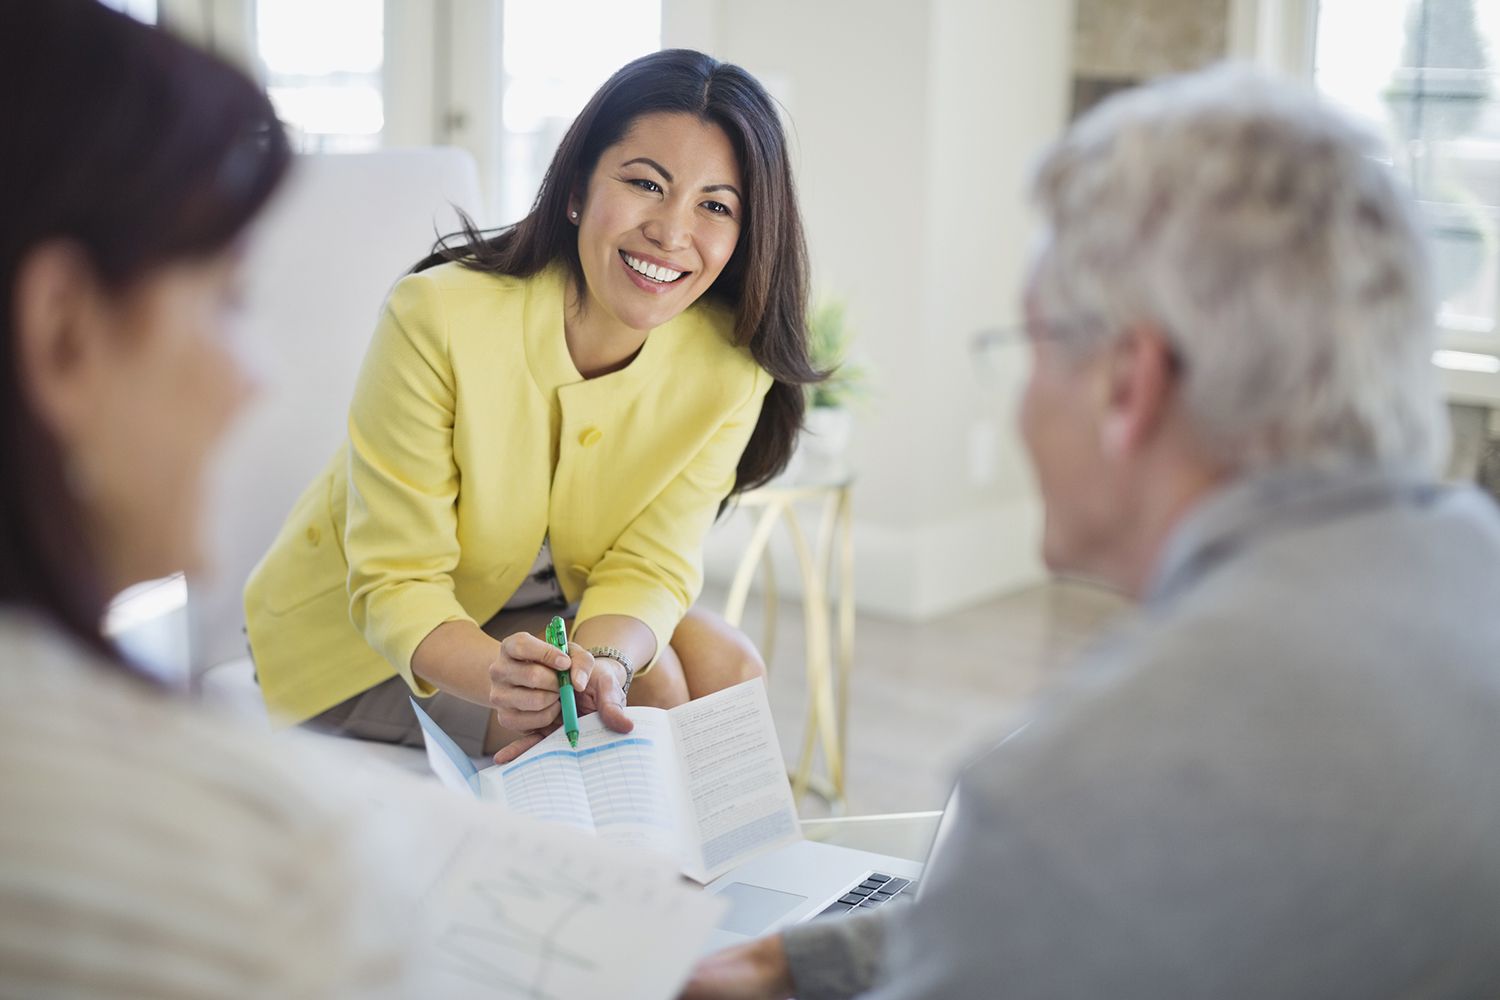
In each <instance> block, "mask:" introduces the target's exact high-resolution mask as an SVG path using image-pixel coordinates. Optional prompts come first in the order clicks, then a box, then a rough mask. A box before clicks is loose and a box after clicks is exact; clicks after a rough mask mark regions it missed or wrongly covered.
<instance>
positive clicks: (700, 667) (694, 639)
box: [672, 608, 766, 698]
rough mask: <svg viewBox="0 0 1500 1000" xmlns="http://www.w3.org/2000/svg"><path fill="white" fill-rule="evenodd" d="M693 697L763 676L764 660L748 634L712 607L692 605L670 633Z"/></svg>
mask: <svg viewBox="0 0 1500 1000" xmlns="http://www.w3.org/2000/svg"><path fill="white" fill-rule="evenodd" d="M672 649H674V650H675V651H676V653H677V655H678V657H679V658H680V659H681V660H682V672H683V676H684V678H685V679H686V681H687V686H688V691H689V693H690V695H691V696H692V697H694V698H701V697H703V696H704V695H706V694H712V693H713V692H715V691H721V690H723V689H724V688H727V687H733V686H734V685H736V684H740V683H743V682H744V681H748V680H754V679H755V678H757V677H764V676H766V662H765V660H764V659H763V658H762V657H761V655H760V651H759V650H758V649H756V648H755V644H754V643H752V642H751V641H750V637H749V636H747V635H745V633H744V632H741V631H740V630H739V629H737V628H735V627H734V626H733V625H730V624H729V623H728V622H726V621H725V620H724V619H723V618H721V617H719V616H718V615H716V614H714V613H713V612H711V611H704V610H702V609H699V608H694V609H692V610H691V611H689V612H688V614H687V616H686V617H685V618H683V620H682V623H681V624H680V625H678V627H677V631H676V632H675V633H673V635H672Z"/></svg>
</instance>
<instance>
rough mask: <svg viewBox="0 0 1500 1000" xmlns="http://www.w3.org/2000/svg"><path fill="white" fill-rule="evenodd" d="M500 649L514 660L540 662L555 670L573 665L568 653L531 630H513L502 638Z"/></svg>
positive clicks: (565, 668)
mask: <svg viewBox="0 0 1500 1000" xmlns="http://www.w3.org/2000/svg"><path fill="white" fill-rule="evenodd" d="M500 651H501V652H503V653H504V654H505V655H506V656H508V657H510V658H511V659H512V660H519V661H523V662H529V663H539V664H541V665H542V666H544V667H550V668H552V669H553V670H567V669H569V668H570V667H572V665H573V661H572V660H571V659H570V658H569V657H568V655H567V654H566V653H564V652H563V651H562V650H560V649H558V648H557V647H556V646H554V645H552V644H551V643H549V642H547V641H546V640H545V639H539V638H537V637H536V636H534V635H532V634H531V633H530V632H512V633H511V634H510V635H508V636H506V637H505V638H504V639H502V640H500Z"/></svg>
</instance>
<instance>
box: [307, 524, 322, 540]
mask: <svg viewBox="0 0 1500 1000" xmlns="http://www.w3.org/2000/svg"><path fill="white" fill-rule="evenodd" d="M322 540H323V533H322V532H321V531H319V530H318V526H317V525H316V524H309V525H308V526H307V544H309V545H317V544H318V543H319V542H321V541H322Z"/></svg>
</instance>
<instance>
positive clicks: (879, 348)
mask: <svg viewBox="0 0 1500 1000" xmlns="http://www.w3.org/2000/svg"><path fill="white" fill-rule="evenodd" d="M1071 8H1072V4H1068V3H1045V4H1038V3H1029V2H1026V0H924V2H894V0H890V2H883V3H870V2H857V0H819V2H816V3H804V2H796V0H762V2H759V3H755V4H745V3H737V2H734V0H719V2H716V3H715V2H695V0H666V3H665V4H664V11H663V35H664V37H663V41H664V44H667V45H686V46H690V47H694V48H701V49H704V50H705V51H708V52H710V53H712V54H714V55H716V56H718V57H720V58H723V59H727V60H729V61H731V62H736V63H739V64H740V65H743V66H744V67H745V68H746V69H748V70H750V71H751V72H752V73H755V74H756V75H757V76H758V77H760V78H761V79H762V80H763V81H765V83H766V84H767V86H768V87H769V89H771V91H772V92H773V93H774V94H776V95H777V96H778V97H779V98H781V99H782V100H783V101H784V102H785V103H786V104H787V107H788V111H789V113H790V117H791V119H792V122H793V124H794V126H795V137H794V146H795V155H796V158H797V163H796V166H797V171H798V178H799V183H800V185H801V195H802V205H803V211H804V214H805V217H806V221H807V227H808V239H809V243H810V245H811V249H812V256H813V274H814V285H815V288H816V289H818V290H819V291H821V292H824V293H828V294H834V295H837V296H840V297H842V298H844V299H846V300H847V301H848V303H849V311H850V319H851V322H853V323H854V324H856V325H857V327H858V329H859V331H860V334H861V341H860V343H861V346H862V350H863V352H864V353H865V354H866V355H867V356H868V358H869V360H870V362H871V364H872V366H873V367H874V368H875V370H876V373H877V378H878V386H877V392H878V396H877V398H876V400H875V401H874V402H873V404H872V405H871V407H870V408H869V410H868V412H866V413H865V414H863V415H862V417H861V425H860V430H859V432H858V437H857V439H856V442H855V454H854V459H855V464H856V466H857V468H858V470H859V481H858V487H857V490H856V494H855V506H856V529H855V537H856V547H857V561H858V578H859V584H858V595H859V600H860V604H861V606H862V607H863V608H865V609H866V610H868V611H874V612H877V613H884V614H889V615H894V616H901V617H914V618H925V617H930V616H932V615H935V614H940V613H942V612H945V611H948V610H952V609H954V608H956V607H959V606H962V605H964V604H968V603H973V602H975V601H977V600H981V599H983V598H985V597H987V596H990V595H993V594H995V593H997V592H1000V591H1002V590H1004V589H1007V588H1009V587H1014V586H1016V585H1018V584H1022V583H1026V582H1031V581H1033V580H1036V579H1039V578H1040V575H1041V570H1040V565H1039V563H1038V561H1037V557H1036V547H1037V535H1038V514H1037V504H1036V501H1035V499H1034V494H1033V491H1032V486H1031V483H1030V479H1029V474H1028V472H1027V470H1026V469H1025V463H1024V461H1023V460H1022V456H1021V452H1020V448H1019V445H1018V443H1017V442H1016V440H1015V438H1014V434H1013V431H1012V429H1011V411H1012V409H1013V407H1014V403H1015V398H1016V393H1017V391H1018V389H1019V385H1020V381H1021V376H1022V372H1021V366H1022V364H1023V362H1024V359H1023V357H1022V356H1021V354H1020V353H1019V352H1017V354H1016V355H1015V356H1014V357H1013V358H1011V359H1009V362H1008V364H1007V366H1006V368H1005V370H1002V371H996V372H977V371H976V370H975V368H974V365H973V363H972V358H971V355H970V354H969V351H968V343H969V341H970V339H971V337H972V335H973V334H974V332H975V331H977V330H979V329H981V328H984V327H990V326H997V325H1002V324H1007V323H1009V322H1011V321H1013V320H1014V319H1015V318H1016V317H1017V315H1018V314H1019V304H1018V302H1017V296H1018V291H1019V287H1020V282H1021V278H1022V272H1023V268H1024V259H1025V253H1026V248H1027V246H1028V244H1029V242H1030V239H1031V233H1032V231H1033V223H1032V219H1031V217H1030V213H1029V211H1028V209H1027V207H1026V205H1025V201H1024V178H1025V176H1026V171H1027V168H1028V165H1029V163H1030V162H1031V160H1032V159H1033V158H1034V156H1035V154H1036V153H1037V151H1038V150H1039V149H1040V148H1041V146H1042V145H1043V144H1044V143H1045V142H1046V141H1048V140H1049V139H1051V138H1052V137H1054V136H1055V135H1056V134H1057V133H1058V132H1059V131H1060V129H1061V127H1062V125H1063V123H1064V120H1065V116H1066V107H1067V96H1068V87H1069V51H1070V44H1071V28H1072V23H1071ZM741 531H742V528H739V527H737V526H734V525H731V526H730V527H729V528H728V529H726V530H724V531H722V532H720V533H719V536H718V537H716V539H715V540H714V543H713V545H712V546H711V549H710V554H709V566H710V574H711V575H712V576H717V577H720V578H722V577H724V576H725V575H727V572H728V565H726V564H732V561H733V556H734V554H735V552H736V550H737V546H738V542H739V540H740V537H741V535H740V534H739V533H740V532H741ZM785 575H786V574H785V573H783V577H784V576H785Z"/></svg>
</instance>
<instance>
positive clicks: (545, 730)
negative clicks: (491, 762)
mask: <svg viewBox="0 0 1500 1000" xmlns="http://www.w3.org/2000/svg"><path fill="white" fill-rule="evenodd" d="M561 725H562V720H561V719H559V720H557V721H556V722H553V723H552V724H551V725H548V726H543V727H542V728H540V729H537V730H534V731H532V732H529V733H526V734H524V735H522V736H518V737H516V738H515V739H514V740H511V741H510V742H509V743H507V744H505V746H503V747H501V748H500V749H499V750H498V751H497V752H496V753H495V763H496V764H509V763H510V762H511V761H513V760H515V759H516V758H517V757H519V756H521V754H523V753H525V752H526V751H527V750H530V749H531V748H532V747H534V746H536V745H537V744H538V743H540V742H541V741H542V740H544V739H546V738H547V737H548V736H550V735H552V734H553V733H555V732H557V728H558V727H559V726H561Z"/></svg>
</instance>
